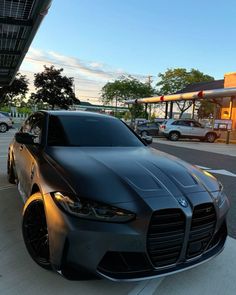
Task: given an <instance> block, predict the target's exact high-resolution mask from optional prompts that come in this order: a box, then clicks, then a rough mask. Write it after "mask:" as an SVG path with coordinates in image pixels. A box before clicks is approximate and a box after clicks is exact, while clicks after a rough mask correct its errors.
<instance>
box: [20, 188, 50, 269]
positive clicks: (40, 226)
mask: <svg viewBox="0 0 236 295" xmlns="http://www.w3.org/2000/svg"><path fill="white" fill-rule="evenodd" d="M35 195H37V194H35ZM32 197H33V198H32V199H33V200H32V201H31V202H29V203H28V202H27V203H26V205H25V206H26V207H25V208H24V213H23V222H22V233H23V238H24V242H25V246H26V248H27V250H28V252H29V254H30V256H31V258H32V259H33V260H34V261H35V262H36V263H37V264H38V265H40V266H41V267H43V268H45V269H47V270H51V269H52V266H51V262H50V251H49V238H48V230H47V221H46V215H45V211H44V205H43V201H42V200H40V199H37V198H34V195H33V196H32Z"/></svg>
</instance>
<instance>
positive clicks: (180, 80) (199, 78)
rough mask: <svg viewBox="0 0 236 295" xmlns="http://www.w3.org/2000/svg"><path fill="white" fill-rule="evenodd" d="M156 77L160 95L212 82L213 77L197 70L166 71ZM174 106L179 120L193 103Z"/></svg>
mask: <svg viewBox="0 0 236 295" xmlns="http://www.w3.org/2000/svg"><path fill="white" fill-rule="evenodd" d="M158 76H159V78H160V79H161V80H160V82H158V83H157V86H159V87H160V89H159V91H160V93H161V94H162V95H166V94H174V93H176V92H178V91H180V90H182V89H183V88H185V87H186V86H187V85H189V84H192V83H199V82H208V81H213V80H214V78H213V77H211V76H209V75H205V74H204V73H202V72H200V71H199V70H196V69H191V70H190V71H187V70H186V69H184V68H176V69H168V70H167V71H166V72H165V73H163V74H161V73H160V74H159V75H158ZM176 104H177V106H178V108H179V110H180V118H181V117H182V115H183V113H184V112H185V111H186V110H187V109H189V108H190V107H191V106H192V104H193V102H192V101H186V100H184V101H177V102H176Z"/></svg>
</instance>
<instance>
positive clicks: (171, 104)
mask: <svg viewBox="0 0 236 295" xmlns="http://www.w3.org/2000/svg"><path fill="white" fill-rule="evenodd" d="M173 105H174V102H173V101H171V102H170V114H169V119H172V118H173Z"/></svg>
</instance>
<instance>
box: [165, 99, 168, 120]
mask: <svg viewBox="0 0 236 295" xmlns="http://www.w3.org/2000/svg"><path fill="white" fill-rule="evenodd" d="M167 118H168V102H166V108H165V119H167Z"/></svg>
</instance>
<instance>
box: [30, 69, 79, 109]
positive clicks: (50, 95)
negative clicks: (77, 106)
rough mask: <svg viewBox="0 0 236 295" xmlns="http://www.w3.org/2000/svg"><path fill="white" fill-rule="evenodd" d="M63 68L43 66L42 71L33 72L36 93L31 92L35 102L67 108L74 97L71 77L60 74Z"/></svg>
mask: <svg viewBox="0 0 236 295" xmlns="http://www.w3.org/2000/svg"><path fill="white" fill-rule="evenodd" d="M62 72H63V69H56V68H55V67H54V66H51V67H47V66H44V71H43V72H41V73H37V74H35V75H34V76H35V80H34V86H35V88H36V93H32V94H31V99H32V100H33V101H34V102H35V103H39V104H42V103H46V104H48V105H50V106H51V107H52V109H54V108H55V107H58V108H63V109H68V108H69V106H70V105H72V104H73V101H74V100H75V99H76V97H75V93H74V91H73V78H68V77H66V76H62Z"/></svg>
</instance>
